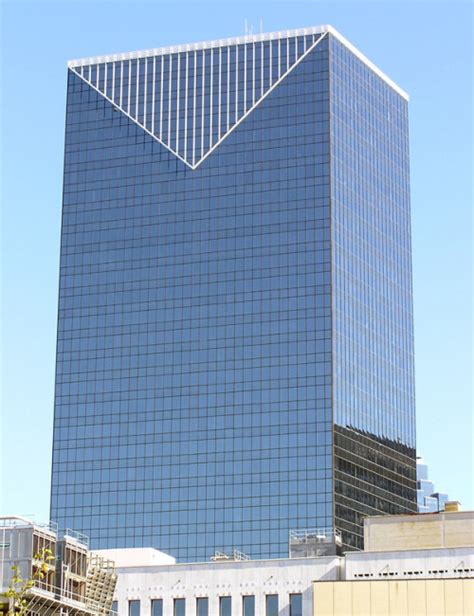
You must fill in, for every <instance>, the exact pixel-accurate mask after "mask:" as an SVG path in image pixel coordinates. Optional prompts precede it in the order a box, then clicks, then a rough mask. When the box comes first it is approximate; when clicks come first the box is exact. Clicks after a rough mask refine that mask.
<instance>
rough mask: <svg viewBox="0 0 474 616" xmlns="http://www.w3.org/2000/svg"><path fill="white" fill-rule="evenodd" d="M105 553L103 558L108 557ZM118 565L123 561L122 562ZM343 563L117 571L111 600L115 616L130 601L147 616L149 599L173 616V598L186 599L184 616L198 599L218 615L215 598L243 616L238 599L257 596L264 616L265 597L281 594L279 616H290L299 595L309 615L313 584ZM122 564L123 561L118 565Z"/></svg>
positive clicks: (332, 576) (191, 614)
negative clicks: (292, 596) (294, 598)
mask: <svg viewBox="0 0 474 616" xmlns="http://www.w3.org/2000/svg"><path fill="white" fill-rule="evenodd" d="M107 552H108V551H107V550H103V551H102V552H101V553H102V554H103V555H104V556H107V555H108V554H107ZM121 560H122V559H121ZM340 561H341V559H340V558H338V557H336V556H330V557H327V558H301V559H299V558H298V559H281V560H280V559H278V560H266V561H262V560H259V561H238V562H224V563H222V562H221V563H213V562H209V563H197V564H195V563H193V564H178V565H163V566H153V567H121V568H117V573H118V582H117V590H116V593H115V595H116V596H115V598H116V599H117V600H118V612H119V616H128V601H129V600H131V599H139V600H140V601H141V606H140V607H141V612H140V616H150V600H151V599H155V598H156V599H163V614H164V616H172V614H173V599H174V598H180V597H184V598H185V599H186V616H195V614H196V598H197V597H208V598H209V616H218V614H219V597H220V596H231V597H232V616H241V614H242V596H243V595H255V614H256V616H264V614H265V595H266V594H278V595H279V612H280V616H289V595H290V594H291V593H302V595H303V616H310V615H311V614H312V611H313V606H312V603H313V599H312V584H311V583H312V581H313V580H317V579H326V580H336V579H338V575H339V565H340ZM122 562H123V561H122Z"/></svg>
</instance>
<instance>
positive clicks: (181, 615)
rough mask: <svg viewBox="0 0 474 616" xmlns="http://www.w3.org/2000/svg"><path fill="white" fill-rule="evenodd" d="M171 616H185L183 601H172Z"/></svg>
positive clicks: (184, 601)
mask: <svg viewBox="0 0 474 616" xmlns="http://www.w3.org/2000/svg"><path fill="white" fill-rule="evenodd" d="M173 616H186V600H185V599H175V600H174V601H173Z"/></svg>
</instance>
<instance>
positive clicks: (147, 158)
mask: <svg viewBox="0 0 474 616" xmlns="http://www.w3.org/2000/svg"><path fill="white" fill-rule="evenodd" d="M408 167H409V165H408V122H407V97H406V95H405V94H404V93H403V92H402V91H401V90H400V89H399V88H398V87H397V86H396V85H395V84H394V83H393V82H391V81H390V80H389V79H388V78H387V77H385V76H384V75H383V74H382V73H381V72H380V71H379V70H378V69H377V68H376V67H375V66H373V65H372V64H371V63H370V62H369V61H368V60H367V59H366V58H364V57H363V56H362V55H361V54H360V53H359V52H358V51H357V50H355V49H354V48H353V47H352V46H351V45H350V44H349V43H348V42H347V41H346V40H345V39H344V38H343V37H342V36H341V35H340V34H338V33H337V32H336V31H335V30H334V29H332V28H331V27H317V28H308V29H303V30H298V31H288V32H282V33H274V34H267V35H257V36H246V37H242V38H239V39H229V40H220V41H214V42H209V43H199V44H193V45H186V46H181V47H174V48H168V49H156V50H150V51H147V52H139V53H132V54H123V55H119V56H109V57H105V58H90V59H86V60H80V61H74V62H71V63H70V67H69V71H68V99H67V115H66V146H65V172H64V198H63V219H62V242H61V273H60V294H59V295H60V297H59V321H58V345H57V374H56V401H55V421H54V447H53V474H52V495H51V517H52V519H54V520H56V521H58V522H59V523H60V525H61V526H64V527H71V528H75V529H78V530H81V531H82V532H84V533H86V534H87V535H89V536H90V537H91V543H92V547H94V548H97V547H102V548H105V547H109V548H113V547H129V546H154V547H157V548H159V549H161V550H164V551H166V552H170V553H172V554H173V555H175V556H177V557H178V559H180V560H183V561H185V560H188V561H189V560H207V559H208V558H209V557H210V555H211V554H212V553H213V552H214V551H215V550H224V551H226V550H231V549H233V548H236V549H239V550H241V551H243V552H245V553H247V554H249V555H250V556H251V557H253V558H259V557H265V558H266V557H278V556H287V554H288V533H289V530H290V529H303V528H320V529H327V530H328V532H332V531H333V530H334V529H335V528H337V529H338V530H340V531H341V532H342V535H343V542H344V545H345V548H346V549H349V548H356V549H357V548H360V547H362V540H363V533H362V527H361V523H362V517H363V516H364V515H365V514H380V513H396V512H407V511H416V507H417V505H416V462H415V459H416V458H415V410H414V374H413V313H412V291H411V246H410V200H409V169H408Z"/></svg>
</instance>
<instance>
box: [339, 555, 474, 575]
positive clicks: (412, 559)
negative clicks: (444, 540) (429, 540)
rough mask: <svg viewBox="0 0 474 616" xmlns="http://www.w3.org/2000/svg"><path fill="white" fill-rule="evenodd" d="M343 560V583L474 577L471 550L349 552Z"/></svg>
mask: <svg viewBox="0 0 474 616" xmlns="http://www.w3.org/2000/svg"><path fill="white" fill-rule="evenodd" d="M345 560H346V563H345V579H346V580H353V579H374V580H376V579H377V580H378V579H395V580H397V579H398V580H400V579H412V580H416V579H421V578H456V577H473V576H474V548H471V547H465V548H440V549H427V550H404V551H391V552H350V553H348V554H346V559H345ZM461 569H462V571H460V570H461ZM390 573H391V574H392V575H390Z"/></svg>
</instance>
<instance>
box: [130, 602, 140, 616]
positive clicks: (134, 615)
mask: <svg viewBox="0 0 474 616" xmlns="http://www.w3.org/2000/svg"><path fill="white" fill-rule="evenodd" d="M128 616H140V601H138V600H133V601H129V602H128Z"/></svg>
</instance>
